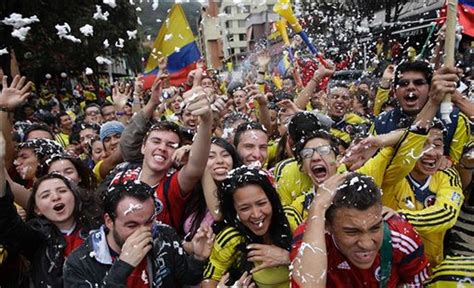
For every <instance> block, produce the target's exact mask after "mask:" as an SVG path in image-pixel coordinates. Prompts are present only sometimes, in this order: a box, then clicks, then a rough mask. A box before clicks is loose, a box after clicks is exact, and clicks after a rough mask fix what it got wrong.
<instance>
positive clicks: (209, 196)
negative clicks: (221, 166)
mask: <svg viewBox="0 0 474 288" xmlns="http://www.w3.org/2000/svg"><path fill="white" fill-rule="evenodd" d="M201 183H202V190H203V191H204V199H205V200H206V206H207V209H208V210H209V212H210V213H211V215H212V218H213V219H214V221H221V220H222V211H221V210H220V208H219V199H217V185H216V182H214V179H213V178H212V176H211V174H210V173H209V171H208V170H207V169H205V170H204V173H203V174H202V179H201Z"/></svg>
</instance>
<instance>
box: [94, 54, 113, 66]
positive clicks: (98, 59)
mask: <svg viewBox="0 0 474 288" xmlns="http://www.w3.org/2000/svg"><path fill="white" fill-rule="evenodd" d="M95 61H96V62H97V63H99V64H101V65H102V64H107V65H111V64H112V61H111V60H110V59H107V58H105V57H102V56H97V57H95Z"/></svg>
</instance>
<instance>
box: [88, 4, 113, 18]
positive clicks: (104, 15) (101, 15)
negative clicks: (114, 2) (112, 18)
mask: <svg viewBox="0 0 474 288" xmlns="http://www.w3.org/2000/svg"><path fill="white" fill-rule="evenodd" d="M95 7H96V12H95V13H94V16H92V18H94V19H95V20H104V21H107V20H108V17H109V15H110V14H109V12H108V11H105V12H104V13H102V7H100V5H95Z"/></svg>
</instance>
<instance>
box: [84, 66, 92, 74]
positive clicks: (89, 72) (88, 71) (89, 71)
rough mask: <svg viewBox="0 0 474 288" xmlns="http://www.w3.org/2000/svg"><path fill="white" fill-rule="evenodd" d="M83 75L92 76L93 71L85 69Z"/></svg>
mask: <svg viewBox="0 0 474 288" xmlns="http://www.w3.org/2000/svg"><path fill="white" fill-rule="evenodd" d="M85 73H86V75H92V74H94V71H93V70H92V69H91V68H89V67H87V68H86V71H85Z"/></svg>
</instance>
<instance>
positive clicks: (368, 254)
mask: <svg viewBox="0 0 474 288" xmlns="http://www.w3.org/2000/svg"><path fill="white" fill-rule="evenodd" d="M373 256H374V252H373V251H361V252H355V257H356V259H357V261H358V262H360V263H368V262H371V261H372V259H373Z"/></svg>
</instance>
